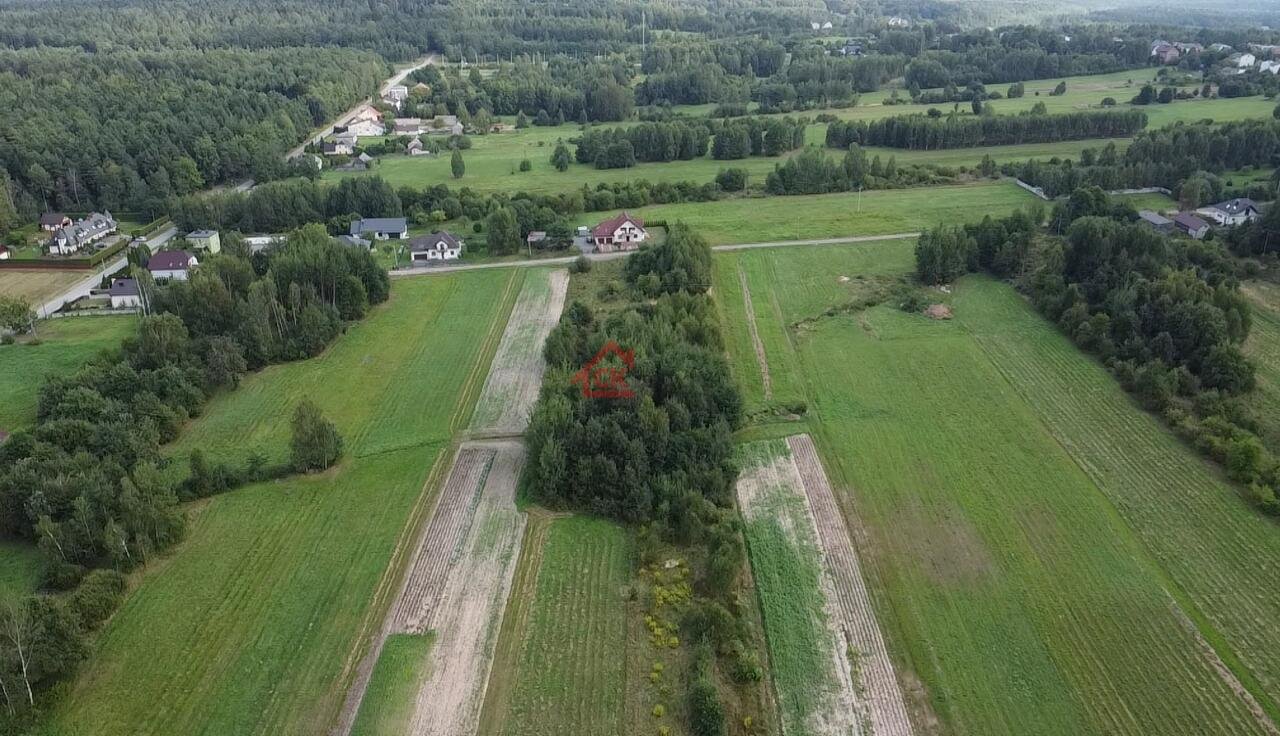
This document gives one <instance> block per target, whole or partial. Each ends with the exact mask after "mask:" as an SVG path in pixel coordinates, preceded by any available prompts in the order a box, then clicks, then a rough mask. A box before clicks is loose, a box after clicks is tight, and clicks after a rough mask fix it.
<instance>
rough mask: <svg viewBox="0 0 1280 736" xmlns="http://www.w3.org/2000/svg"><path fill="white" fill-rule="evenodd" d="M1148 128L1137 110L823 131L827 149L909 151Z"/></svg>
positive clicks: (910, 119)
mask: <svg viewBox="0 0 1280 736" xmlns="http://www.w3.org/2000/svg"><path fill="white" fill-rule="evenodd" d="M1146 125H1147V116H1146V113H1143V112H1141V111H1137V110H1124V111H1120V110H1109V111H1090V112H1073V113H1065V114H1061V115H1030V114H1022V115H984V116H973V117H970V116H955V115H952V116H948V117H945V118H944V117H930V116H926V115H902V116H897V117H891V118H881V119H879V120H873V121H870V122H868V121H865V120H844V121H840V120H837V121H835V122H832V123H831V124H830V125H828V126H827V145H828V146H830V147H832V148H848V147H849V144H851V143H857V144H859V145H863V146H888V147H891V148H906V149H911V150H937V149H944V148H974V147H978V146H1005V145H1014V144H1019V143H1051V142H1055V141H1072V140H1085V139H1089V138H1112V137H1128V136H1132V135H1136V134H1137V133H1138V131H1140V130H1142V129H1143V128H1145V127H1146Z"/></svg>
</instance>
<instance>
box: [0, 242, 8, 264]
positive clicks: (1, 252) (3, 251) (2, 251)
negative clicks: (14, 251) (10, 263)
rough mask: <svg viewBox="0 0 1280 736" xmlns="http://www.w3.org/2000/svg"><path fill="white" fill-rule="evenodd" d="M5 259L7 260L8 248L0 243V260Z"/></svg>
mask: <svg viewBox="0 0 1280 736" xmlns="http://www.w3.org/2000/svg"><path fill="white" fill-rule="evenodd" d="M7 260H9V248H8V247H6V246H4V245H0V261H7Z"/></svg>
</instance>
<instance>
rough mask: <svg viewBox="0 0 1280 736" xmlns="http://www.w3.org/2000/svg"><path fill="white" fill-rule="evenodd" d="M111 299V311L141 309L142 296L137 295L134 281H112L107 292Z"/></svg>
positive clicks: (135, 281) (136, 283)
mask: <svg viewBox="0 0 1280 736" xmlns="http://www.w3.org/2000/svg"><path fill="white" fill-rule="evenodd" d="M107 294H108V295H110V297H111V308H112V309H139V308H141V307H142V295H141V294H139V293H138V281H137V280H136V279H112V281H111V288H110V289H109V290H108V291H107Z"/></svg>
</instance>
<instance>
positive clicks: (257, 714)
mask: <svg viewBox="0 0 1280 736" xmlns="http://www.w3.org/2000/svg"><path fill="white" fill-rule="evenodd" d="M521 278H522V272H521V271H520V270H519V269H511V270H507V271H493V272H475V273H467V274H456V275H450V276H442V277H435V278H429V279H414V280H406V281H397V282H395V284H394V285H393V291H392V299H391V301H390V303H388V304H386V305H384V306H382V307H379V308H378V309H377V310H375V311H374V313H373V314H371V315H370V316H369V317H367V318H366V319H365V320H364V321H362V322H361V323H358V324H355V325H352V326H351V327H350V328H349V329H348V331H347V333H346V334H345V335H344V336H342V337H341V338H339V339H338V341H337V342H336V343H335V344H334V345H332V346H331V347H330V348H329V349H328V350H327V351H326V352H325V353H324V354H323V355H322V356H320V357H319V358H316V359H313V360H309V361H305V362H300V363H294V364H290V365H283V366H276V367H273V368H270V369H268V370H265V371H262V372H260V373H257V374H254V375H251V376H249V377H247V378H246V379H245V380H244V382H243V383H242V385H241V387H240V388H239V389H238V390H237V391H235V392H232V393H229V394H226V395H224V396H220V397H218V398H216V399H215V400H213V401H212V402H210V404H209V406H208V407H207V409H206V412H205V414H204V416H202V417H201V418H200V419H198V420H196V421H194V422H193V423H192V424H191V426H190V427H188V428H187V430H186V432H185V433H184V437H183V440H182V442H183V448H181V449H187V448H192V447H202V448H205V449H206V450H208V451H209V452H210V453H211V454H212V455H213V456H214V457H218V458H223V459H230V460H237V459H241V458H243V457H244V456H245V455H247V454H248V453H249V452H251V451H255V450H260V451H262V452H264V453H266V454H267V455H269V456H271V457H272V458H275V459H280V458H282V457H283V455H284V452H285V445H286V436H287V431H288V430H287V424H288V422H287V417H288V416H289V412H290V411H291V410H292V407H293V405H294V404H295V403H296V402H297V401H299V400H300V399H301V398H302V397H308V398H310V399H312V400H313V401H315V402H316V403H317V404H319V405H320V407H321V408H322V410H323V411H324V412H325V413H326V415H327V416H328V417H329V418H330V419H331V420H333V421H334V422H335V424H337V426H338V428H339V430H340V431H341V433H342V434H343V436H344V439H345V441H346V454H345V457H344V459H343V461H342V462H341V463H340V464H339V466H337V467H336V468H334V469H333V470H331V471H329V472H327V473H324V474H320V475H313V476H307V477H295V478H290V479H287V480H284V481H281V482H276V483H267V484H261V485H255V486H249V487H246V488H242V489H240V490H237V491H234V492H231V493H228V494H224V495H222V496H218V497H215V498H212V499H209V500H208V501H207V502H205V503H203V504H202V505H201V506H199V507H198V508H196V509H193V514H192V516H193V518H192V521H191V524H190V529H189V532H188V535H187V539H186V541H184V542H183V544H182V545H181V546H180V547H179V548H178V549H177V550H176V551H175V552H174V553H173V554H171V555H169V556H168V557H167V558H166V559H163V560H159V561H156V562H154V563H153V564H152V565H150V566H149V567H148V568H147V570H146V572H145V573H143V575H142V580H141V584H140V585H139V587H138V588H137V590H136V591H135V592H134V593H132V594H131V595H130V596H129V597H128V599H127V600H126V601H125V603H124V605H123V606H122V608H121V609H120V610H119V612H117V613H116V615H115V616H114V617H113V618H112V619H111V621H110V622H109V623H108V625H107V627H106V628H105V629H104V631H103V632H102V634H101V635H100V636H99V637H98V640H97V643H96V646H95V649H96V651H95V653H94V656H93V657H92V659H91V660H90V662H89V663H88V664H86V666H85V667H84V669H83V671H82V673H81V675H80V676H79V678H78V679H77V680H76V681H75V683H74V685H73V686H72V687H70V688H69V692H68V693H67V694H66V697H64V698H62V699H61V701H60V703H59V706H58V709H57V711H56V712H55V713H54V714H53V718H52V719H51V721H52V725H51V727H50V731H49V733H56V734H58V735H59V736H68V735H80V734H84V735H89V734H102V735H103V736H107V735H116V734H126V733H127V734H164V735H167V734H175V733H183V734H210V735H213V734H218V735H221V734H231V733H236V734H241V733H273V734H306V735H311V734H318V733H324V732H325V731H327V729H328V728H329V726H330V725H331V723H332V720H333V718H334V716H335V715H336V711H337V708H338V707H339V705H340V704H341V701H342V698H343V696H344V695H345V690H346V680H347V674H348V670H347V668H348V667H349V666H351V665H353V664H354V660H351V659H349V656H350V654H351V652H352V649H353V647H354V646H355V644H356V641H357V638H358V637H359V636H360V635H361V632H362V630H363V629H364V628H365V627H366V626H371V625H373V624H372V621H373V620H374V619H373V618H370V617H373V616H374V615H375V613H377V612H375V611H371V610H370V603H371V601H372V600H374V598H375V596H376V595H377V588H378V585H379V581H380V580H381V578H382V577H383V574H384V572H385V570H386V568H387V564H388V560H389V559H390V558H391V555H392V552H393V549H394V548H395V546H396V544H397V541H398V539H399V537H400V535H401V532H402V529H403V527H404V525H405V523H406V519H408V518H409V517H410V512H411V509H412V508H413V507H414V506H415V504H416V503H417V502H418V501H419V498H420V497H421V494H422V488H423V483H424V481H425V479H426V478H427V476H428V474H429V472H430V471H431V469H432V466H433V464H434V463H435V461H436V459H437V458H438V457H439V456H440V455H441V453H442V451H443V450H444V449H445V447H446V446H447V444H448V442H449V441H450V439H451V436H452V433H453V431H454V430H456V429H459V428H461V427H465V426H466V421H467V419H468V414H469V412H470V407H471V404H472V402H473V401H474V396H475V392H476V391H477V390H478V388H479V384H480V383H481V382H482V381H483V378H484V375H485V372H486V370H487V367H488V359H489V357H491V356H492V352H493V349H494V348H495V347H496V344H497V340H498V338H499V336H500V335H501V332H502V326H503V325H504V324H505V321H506V318H507V312H508V310H509V309H510V305H511V302H512V300H513V299H514V296H515V294H516V293H517V292H518V290H519V285H520V280H521ZM181 449H179V453H181ZM380 615H381V614H380V613H377V618H376V620H379V621H380V620H381V618H380Z"/></svg>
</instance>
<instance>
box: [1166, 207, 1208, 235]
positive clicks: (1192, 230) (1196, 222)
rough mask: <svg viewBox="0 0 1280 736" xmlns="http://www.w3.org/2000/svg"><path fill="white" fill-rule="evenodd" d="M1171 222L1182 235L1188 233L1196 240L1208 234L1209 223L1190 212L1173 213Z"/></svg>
mask: <svg viewBox="0 0 1280 736" xmlns="http://www.w3.org/2000/svg"><path fill="white" fill-rule="evenodd" d="M1173 224H1174V226H1176V227H1177V228H1178V230H1179V231H1180V232H1182V233H1183V234H1184V235H1190V236H1191V237H1192V238H1195V239H1196V240H1200V239H1202V238H1203V237H1204V236H1206V235H1208V234H1209V223H1207V222H1205V221H1204V220H1201V219H1200V218H1199V217H1196V216H1195V215H1193V214H1191V213H1190V212H1179V213H1178V214H1176V215H1174V217H1173Z"/></svg>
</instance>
